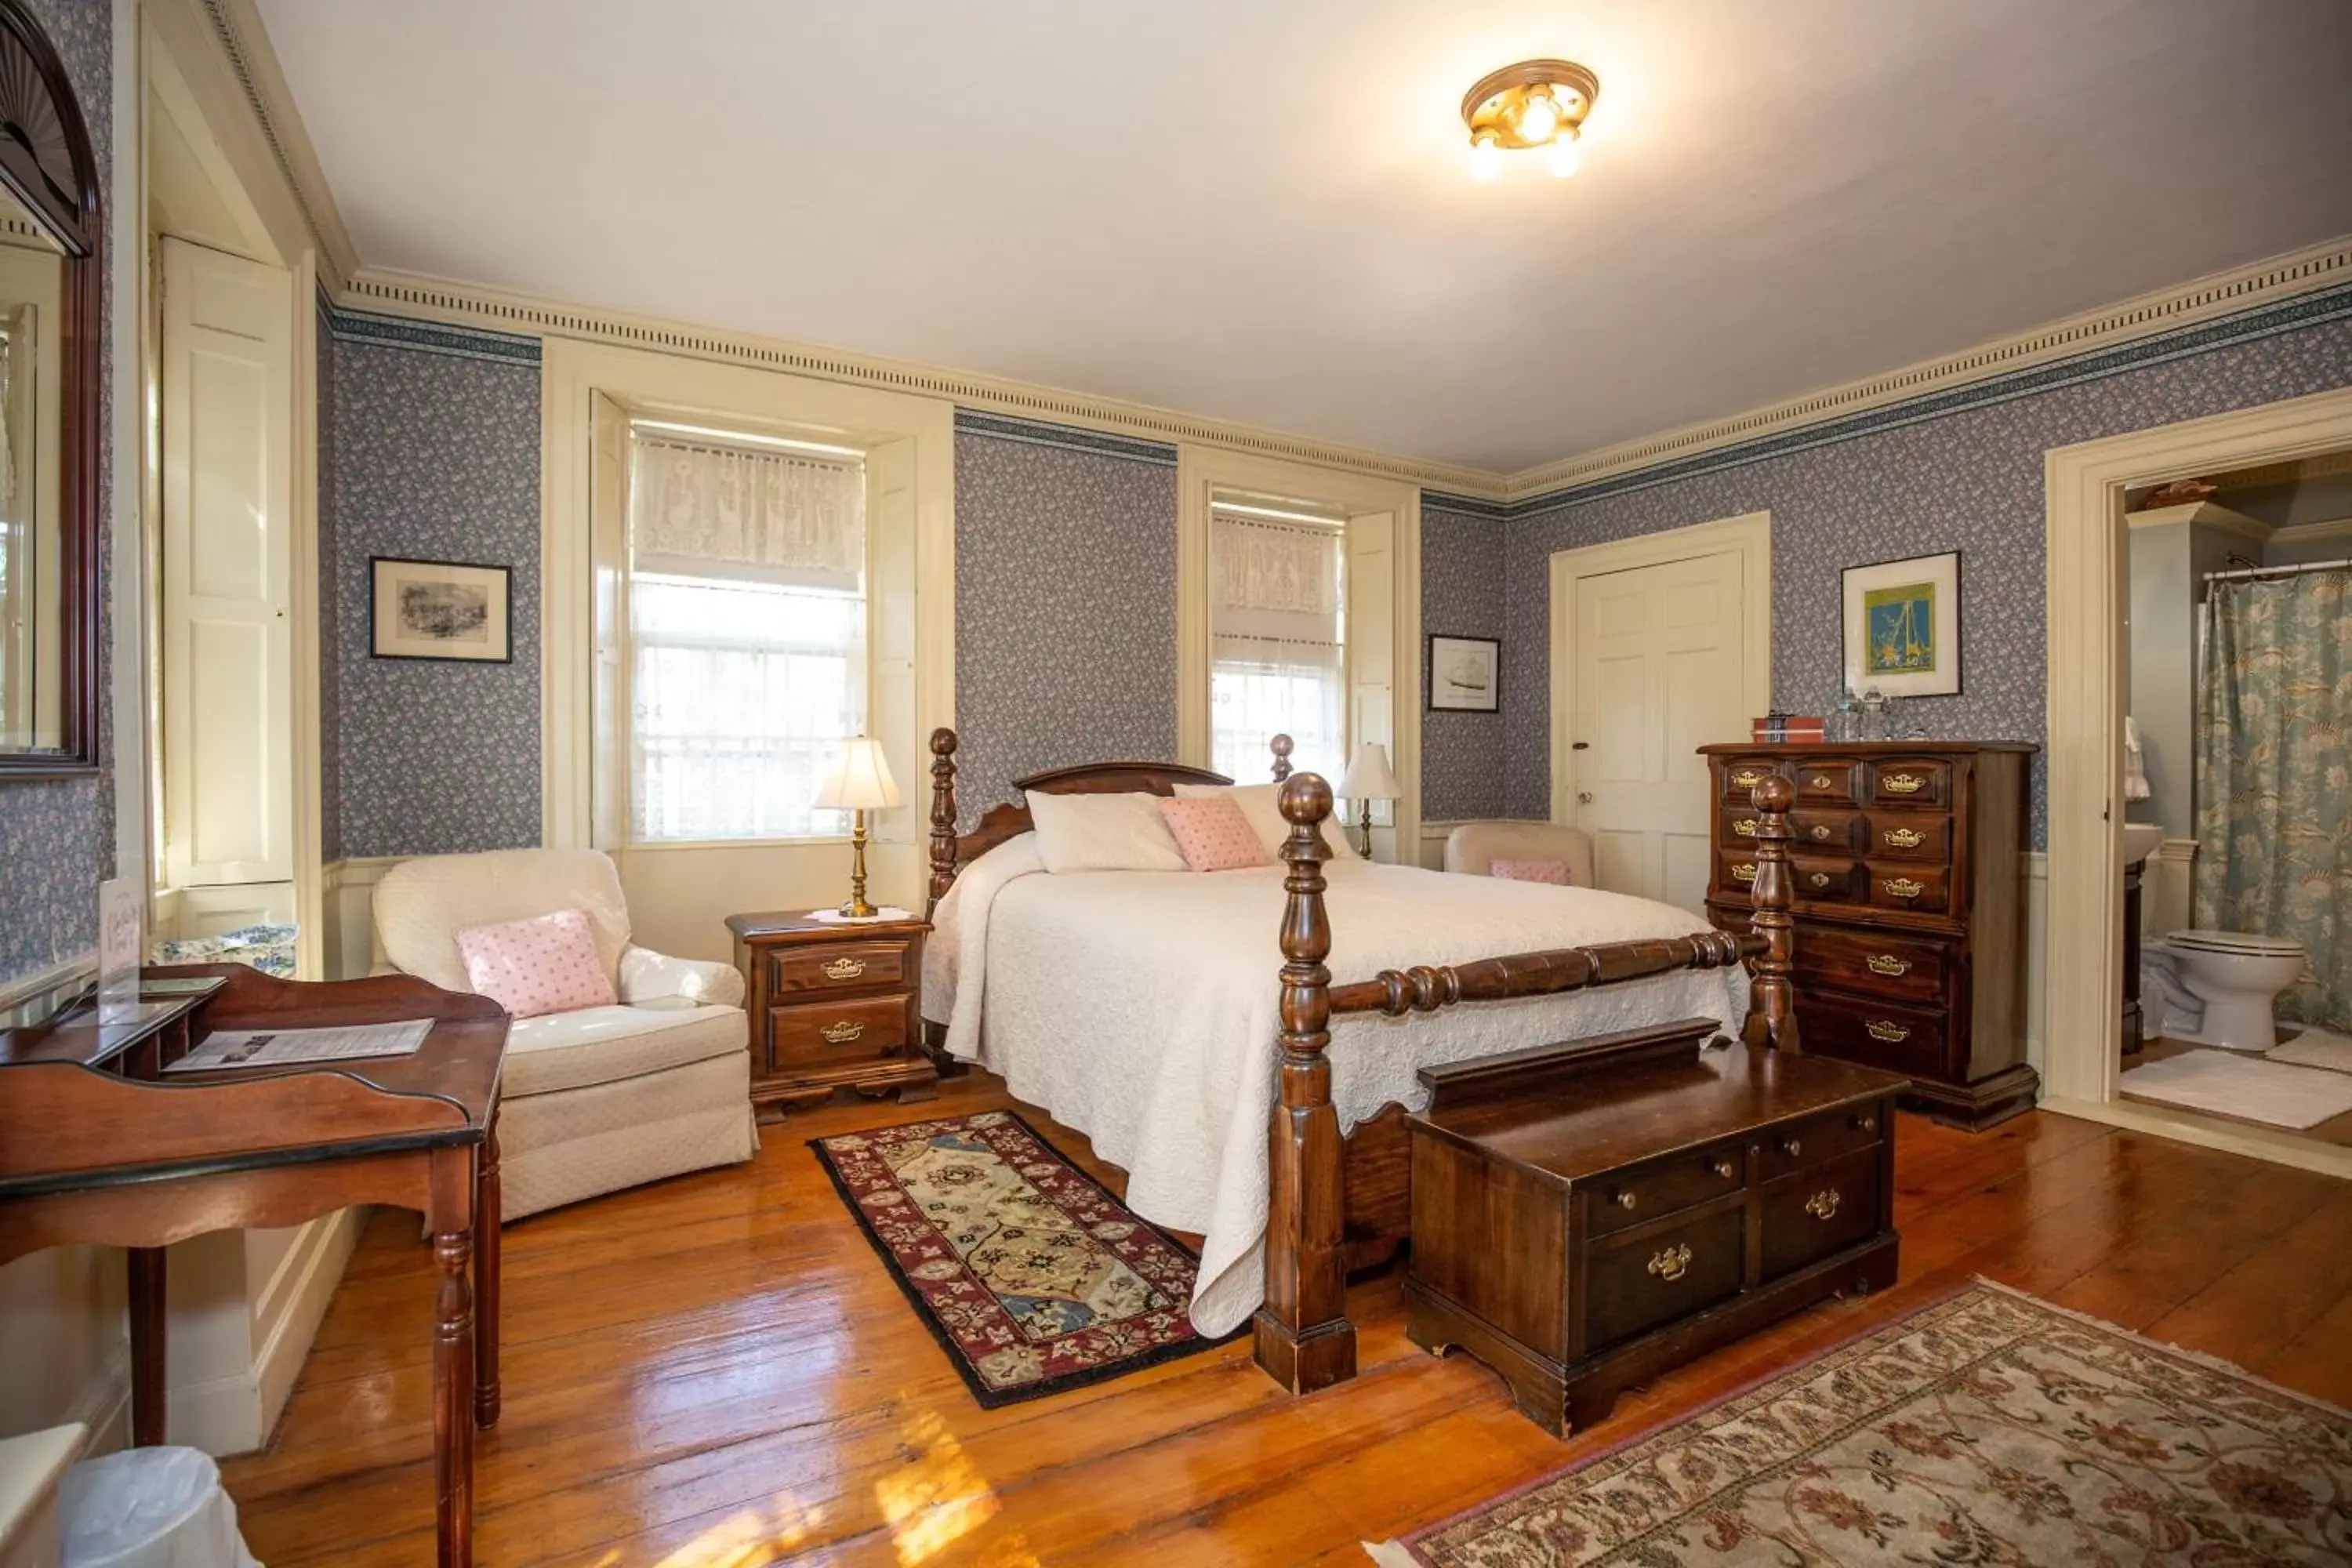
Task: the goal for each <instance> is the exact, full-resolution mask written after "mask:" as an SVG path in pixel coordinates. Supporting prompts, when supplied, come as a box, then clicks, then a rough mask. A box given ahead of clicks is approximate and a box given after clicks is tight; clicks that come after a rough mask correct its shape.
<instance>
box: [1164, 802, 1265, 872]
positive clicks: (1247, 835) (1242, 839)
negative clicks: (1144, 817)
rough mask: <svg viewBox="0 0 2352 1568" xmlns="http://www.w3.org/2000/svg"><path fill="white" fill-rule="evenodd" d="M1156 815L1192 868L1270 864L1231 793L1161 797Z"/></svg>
mask: <svg viewBox="0 0 2352 1568" xmlns="http://www.w3.org/2000/svg"><path fill="white" fill-rule="evenodd" d="M1160 816H1161V818H1162V819H1164V820H1165V821H1166V822H1167V824H1168V833H1169V836H1170V837H1172V838H1174V839H1175V840H1176V847H1177V848H1178V849H1179V850H1180V851H1181V852H1182V854H1183V856H1184V864H1185V865H1187V866H1189V867H1191V868H1192V869H1193V870H1195V871H1238V870H1241V869H1242V868H1244V867H1249V866H1271V865H1273V864H1274V861H1273V860H1272V859H1271V858H1268V856H1267V855H1266V852H1265V845H1263V844H1261V843H1259V842H1258V840H1257V830H1256V829H1255V828H1254V827H1252V826H1250V823H1249V818H1248V817H1246V816H1243V815H1242V808H1241V807H1240V806H1239V805H1236V804H1234V798H1233V797H1232V796H1231V795H1196V796H1194V797H1192V799H1189V800H1163V801H1161V802H1160Z"/></svg>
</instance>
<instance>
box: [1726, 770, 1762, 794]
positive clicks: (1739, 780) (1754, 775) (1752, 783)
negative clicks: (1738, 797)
mask: <svg viewBox="0 0 2352 1568" xmlns="http://www.w3.org/2000/svg"><path fill="white" fill-rule="evenodd" d="M1771 776H1772V775H1771V774H1770V773H1758V772H1757V771H1756V770H1755V769H1754V768H1742V769H1740V770H1739V771H1738V773H1734V774H1732V775H1731V782H1732V783H1733V784H1738V786H1739V787H1740V788H1741V789H1754V788H1755V787H1756V786H1757V785H1758V784H1762V783H1763V782H1764V781H1765V780H1766V779H1769V778H1770V777H1771Z"/></svg>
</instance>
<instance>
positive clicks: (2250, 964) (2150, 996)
mask: <svg viewBox="0 0 2352 1568" xmlns="http://www.w3.org/2000/svg"><path fill="white" fill-rule="evenodd" d="M2303 960H2304V952H2303V944H2302V943H2301V942H2294V941H2290V940H2288V939H2286V938H2283V937H2274V936H2261V935H2257V934H2254V933H2252V932H2248V931H2174V932H2173V933H2172V934H2171V935H2169V936H2168V937H2166V938H2165V939H2164V940H2163V941H2162V942H2143V943H2141V944H2140V950H2139V967H2140V999H2141V1002H2142V1004H2143V1005H2144V1006H2145V1008H2146V1010H2147V1012H2146V1016H2147V1017H2148V1018H2149V1019H2150V1020H2151V1021H2155V1022H2156V1023H2157V1027H2158V1033H2160V1034H2163V1035H2165V1036H2168V1037H2170V1038H2172V1039H2176V1040H2183V1041H2187V1042H2189V1043H2190V1044H2194V1045H2200V1046H2220V1047H2222V1048H2223V1049H2225V1050H2232V1051H2267V1050H2269V1049H2270V1048H2271V1047H2273V1046H2275V1045H2276V1044H2277V1043H2278V1032H2277V1030H2276V1029H2275V1028H2274V1027H2273V1024H2272V1021H2271V1020H2272V1016H2273V1012H2274V1010H2275V1008H2276V1005H2277V1003H2278V994H2279V993H2280V992H2282V991H2284V990H2285V989H2286V988H2287V987H2288V986H2290V985H2292V984H2294V983H2295V982H2296V981H2297V980H2300V979H2301V978H2303Z"/></svg>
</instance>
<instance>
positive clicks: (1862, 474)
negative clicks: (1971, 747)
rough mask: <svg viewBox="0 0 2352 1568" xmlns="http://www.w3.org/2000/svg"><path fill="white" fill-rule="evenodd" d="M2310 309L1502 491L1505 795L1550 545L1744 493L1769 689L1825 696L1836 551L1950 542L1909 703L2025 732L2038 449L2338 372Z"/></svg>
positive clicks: (2037, 772) (2351, 357)
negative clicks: (1756, 524) (2281, 323)
mask: <svg viewBox="0 0 2352 1568" xmlns="http://www.w3.org/2000/svg"><path fill="white" fill-rule="evenodd" d="M2310 314H2311V315H2313V316H2317V317H2322V318H2323V319H2318V320H2313V321H2308V323H2307V324H2302V325H2297V326H2295V327H2294V328H2293V329H2292V330H2289V331H2273V332H2269V333H2268V334H2267V335H2263V336H2260V337H2257V338H2253V339H2252V340H2251V341H2238V342H2224V343H2222V344H2221V346H2216V347H2211V348H2201V349H2199V350H2198V351H2197V352H2191V353H2177V354H2171V355H2168V354H2167V353H2165V352H2164V350H2163V348H2162V345H2154V346H2151V347H2150V348H2147V349H2144V350H2127V351H2121V352H2118V353H2116V354H2115V355H2113V356H2111V357H2110V358H2109V359H2108V360H2107V363H2111V364H2113V365H2114V366H2115V367H2116V368H2115V369H2114V372H2113V374H2095V375H2091V374H2074V375H2064V374H2052V375H2049V376H2048V377H2046V379H2047V380H2049V381H2053V382H2056V383H2058V384H2056V385H2053V386H2052V387H2051V388H2050V389H2049V390H2046V391H2036V392H2029V393H2027V394H2026V395H2016V396H2006V397H2003V398H2002V399H2001V400H2000V401H1991V402H1984V403H1979V404H1977V405H1974V406H1966V405H1963V406H1959V407H1957V408H1954V409H1952V411H1950V412H1944V413H1937V414H1936V415H1934V416H1932V417H1918V416H1917V411H1916V410H1912V411H1910V416H1909V418H1910V422H1907V423H1888V424H1885V425H1882V426H1880V427H1876V428H1867V427H1866V426H1865V427H1864V430H1863V432H1862V433H1858V434H1855V435H1853V436H1852V437H1850V438H1845V439H1837V440H1832V441H1828V442H1825V443H1823V444H1817V445H1806V446H1801V447H1800V448H1799V449H1797V450H1794V451H1785V452H1782V453H1780V455H1772V456H1764V457H1761V458H1753V457H1751V458H1743V457H1742V454H1740V453H1739V452H1737V451H1735V452H1731V453H1727V454H1721V455H1718V456H1717V458H1716V459H1715V461H1716V462H1717V464H1719V465H1720V466H1710V467H1708V468H1707V469H1706V471H1704V472H1700V473H1696V474H1693V475H1690V476H1689V477H1685V478H1679V479H1660V478H1655V477H1650V478H1646V479H1645V477H1644V476H1639V475H1637V476H1633V477H1632V479H1631V480H1630V482H1629V481H1626V480H1612V481H1608V482H1607V485H1606V487H1605V488H1606V489H1609V490H1610V491H1611V492H1612V493H1608V494H1604V495H1601V496H1598V497H1596V498H1594V499H1590V500H1580V499H1578V498H1577V497H1575V496H1574V495H1570V496H1568V497H1565V498H1562V499H1561V500H1559V501H1557V502H1547V503H1544V504H1540V505H1538V506H1537V507H1535V508H1533V509H1530V510H1525V511H1521V510H1518V509H1514V513H1513V515H1512V517H1511V518H1510V520H1509V521H1508V522H1507V523H1506V524H1505V530H1504V531H1505V550H1504V554H1505V557H1506V563H1505V569H1504V573H1503V579H1504V595H1503V605H1504V610H1503V623H1504V626H1505V628H1506V629H1505V636H1504V643H1503V710H1504V714H1503V716H1504V719H1505V726H1504V727H1505V731H1506V739H1505V745H1504V766H1505V772H1506V774H1507V784H1506V787H1505V790H1504V795H1503V802H1502V804H1503V805H1504V807H1505V809H1506V811H1507V813H1508V814H1509V815H1512V816H1543V815H1544V813H1545V812H1546V810H1547V809H1548V799H1549V778H1550V763H1551V759H1550V734H1549V722H1548V719H1547V714H1548V711H1549V680H1548V671H1547V668H1546V666H1547V663H1548V660H1547V658H1546V655H1545V649H1546V647H1548V646H1549V626H1550V608H1549V602H1548V594H1547V589H1546V562H1547V560H1548V558H1549V556H1550V555H1551V553H1552V552H1555V551H1559V550H1565V549H1570V548H1574V547H1576V546H1579V545H1585V544H1595V543H1599V542H1603V541H1606V540H1613V539H1623V538H1628V537H1631V536H1633V535H1636V534H1643V533H1654V532H1657V531H1660V530H1664V529H1670V528H1681V527H1685V526H1686V525H1688V524H1691V523H1698V522H1706V521H1713V520H1715V519H1717V518H1727V517H1735V516H1738V515H1739V514H1741V513H1744V512H1751V511H1769V512H1770V513H1771V514H1772V684H1773V691H1774V695H1775V699H1776V700H1777V701H1778V702H1779V703H1780V705H1781V706H1783V707H1785V708H1788V709H1790V710H1795V711H1802V712H1810V713H1818V712H1821V711H1822V710H1823V707H1824V705H1825V704H1827V703H1829V702H1831V701H1832V700H1835V697H1836V694H1837V691H1838V689H1839V682H1840V679H1841V677H1840V671H1841V670H1842V668H1843V653H1842V638H1843V632H1842V629H1841V614H1842V612H1841V605H1842V603H1843V600H1842V597H1841V592H1840V586H1839V574H1840V572H1841V571H1842V570H1843V568H1844V567H1847V566H1853V565H1862V564H1864V563H1870V562H1876V561H1885V560H1888V559H1893V558H1902V557H1907V556H1912V555H1927V554H1933V553H1936V552H1940V551H1946V550H1958V551H1959V552H1961V558H1960V566H1961V587H1960V595H1961V599H1960V604H1961V617H1962V621H1961V658H1962V668H1961V679H1962V691H1961V694H1960V695H1959V696H1958V697H1949V698H1932V699H1922V700H1917V701H1915V702H1913V703H1911V704H1908V705H1907V709H1908V711H1907V715H1906V718H1907V720H1908V721H1916V723H1918V724H1919V725H1920V726H1921V727H1923V728H1925V729H1926V730H1927V732H1928V733H1930V734H1931V735H1936V736H1939V737H1944V738H1949V739H1966V740H2026V741H2036V742H2038V741H2040V740H2041V739H2042V710H2043V703H2044V673H2043V653H2042V649H2043V622H2044V620H2045V607H2044V592H2045V580H2044V574H2043V548H2042V531H2043V528H2044V525H2045V524H2044V501H2043V486H2042V458H2043V454H2044V453H2045V452H2046V451H2047V450H2048V449H2049V448H2051V447H2064V446H2071V445H2073V444H2074V443H2076V442H2081V441H2090V440H2095V439H2098V438H2100V437H2107V436H2114V435H2118V434H2121V433H2123V432H2126V431H2130V430H2140V429H2146V428H2148V427H2150V426H2158V425H2167V424H2172V423H2175V422H2178V421H2179V420H2184V419H2195V418H2200V417H2202V416H2207V415H2211V414H2219V413H2222V412H2225V411H2227V410H2230V409H2233V408H2244V407H2249V406H2252V405H2256V404H2263V403H2272V402H2276V401H2278V400H2279V399H2282V398H2288V397H2295V396H2300V395H2305V394H2308V393H2314V392H2321V391H2326V390H2328V389H2330V388H2334V387H2340V386H2345V385H2347V384H2352V320H2347V319H2345V317H2344V316H2343V315H2341V314H2340V313H2339V314H2338V315H2336V317H2335V318H2334V319H2325V311H2324V310H2313V311H2311V312H2310ZM2215 335H2220V334H2215ZM2083 368H2084V367H2077V370H2078V372H2079V371H2081V370H2082V369H2083ZM2088 368H2090V369H2096V368H2098V367H2096V366H2093V367H2088ZM1956 401H1958V400H1956ZM1890 417H1892V418H1898V419H1899V418H1902V417H1904V415H1903V414H1902V413H1901V412H1899V411H1898V413H1897V414H1895V416H1890ZM1595 488H1596V489H1600V488H1603V487H1595ZM1424 749H1426V748H1424ZM1427 771H1428V770H1427V765H1426V764H1424V769H1423V772H1424V775H1425V774H1426V773H1427ZM2044 795H2045V792H2044V784H2043V778H2042V766H2041V763H2040V759H2039V758H2037V759H2036V763H2035V768H2034V784H2033V828H2032V833H2033V838H2032V842H2033V845H2034V847H2036V848H2040V847H2043V845H2044V842H2045V837H2046V835H2045V826H2046V815H2047V810H2046V801H2045V798H2044Z"/></svg>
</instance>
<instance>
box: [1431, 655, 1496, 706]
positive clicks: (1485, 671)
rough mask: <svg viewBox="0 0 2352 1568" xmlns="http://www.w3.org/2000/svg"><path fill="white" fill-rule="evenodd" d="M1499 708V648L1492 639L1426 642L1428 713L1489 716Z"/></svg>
mask: <svg viewBox="0 0 2352 1568" xmlns="http://www.w3.org/2000/svg"><path fill="white" fill-rule="evenodd" d="M1502 705H1503V645H1502V644H1501V643H1499V642H1497V641H1496V640H1495V639H1494V638H1493V637H1435V636H1433V637H1431V638H1430V639H1429V710H1430V711H1431V712H1433V713H1493V712H1496V711H1498V710H1500V709H1501V708H1502Z"/></svg>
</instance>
